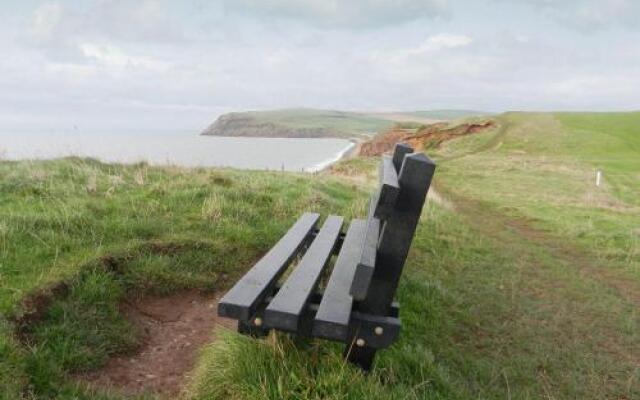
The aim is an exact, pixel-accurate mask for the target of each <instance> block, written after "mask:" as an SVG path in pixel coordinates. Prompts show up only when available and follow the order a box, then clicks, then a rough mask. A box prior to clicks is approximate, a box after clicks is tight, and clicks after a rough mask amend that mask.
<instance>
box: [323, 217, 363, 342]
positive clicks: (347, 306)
mask: <svg viewBox="0 0 640 400" xmlns="http://www.w3.org/2000/svg"><path fill="white" fill-rule="evenodd" d="M366 230H367V221H365V220H362V219H355V220H353V221H351V225H350V226H349V229H348V230H347V235H346V237H345V240H344V243H343V245H342V250H341V251H340V253H339V254H338V258H337V260H336V263H335V265H334V267H333V272H332V273H331V277H330V278H329V282H328V283H327V287H326V289H325V290H324V294H323V296H322V301H321V302H320V307H319V309H318V313H317V314H316V318H315V321H314V324H313V335H314V336H317V337H322V338H327V339H339V340H347V338H348V336H349V321H350V319H351V308H352V304H353V299H352V298H351V296H350V295H349V286H350V283H351V282H352V281H353V275H354V273H355V269H356V266H357V265H358V262H359V261H360V258H361V256H362V248H363V245H364V242H365V238H366ZM374 249H375V247H374Z"/></svg>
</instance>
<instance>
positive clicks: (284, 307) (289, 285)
mask: <svg viewBox="0 0 640 400" xmlns="http://www.w3.org/2000/svg"><path fill="white" fill-rule="evenodd" d="M343 221H344V219H343V218H342V217H337V216H329V217H328V218H327V220H326V221H325V223H324V225H323V226H322V228H321V229H320V231H319V232H318V234H317V235H316V237H315V239H314V241H313V242H312V243H311V246H309V249H308V250H307V252H306V253H305V254H304V256H303V257H302V260H300V263H299V264H298V266H297V267H296V268H295V269H294V270H293V272H292V273H291V275H290V276H289V277H288V278H287V280H286V282H285V283H284V285H283V286H282V287H281V288H280V290H279V291H278V293H277V294H276V296H275V297H274V298H273V300H271V302H270V303H269V305H268V306H267V308H266V309H265V313H264V322H265V324H266V325H267V326H269V327H270V328H277V329H280V330H286V331H292V332H296V331H298V325H299V323H300V320H301V316H302V311H303V310H304V307H305V306H306V304H307V302H308V301H309V298H310V297H311V294H312V292H313V290H314V289H315V287H316V285H317V284H318V281H319V280H320V276H321V274H322V271H323V270H324V268H325V267H326V266H327V264H328V263H329V259H330V258H331V255H332V253H333V251H334V249H335V247H336V241H337V240H338V236H339V235H340V231H341V229H342V223H343Z"/></svg>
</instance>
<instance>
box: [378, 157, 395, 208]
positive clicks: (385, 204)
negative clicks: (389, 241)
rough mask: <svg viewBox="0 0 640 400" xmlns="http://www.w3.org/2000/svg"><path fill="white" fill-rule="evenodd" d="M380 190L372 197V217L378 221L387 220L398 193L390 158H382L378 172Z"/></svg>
mask: <svg viewBox="0 0 640 400" xmlns="http://www.w3.org/2000/svg"><path fill="white" fill-rule="evenodd" d="M379 181H380V188H379V189H378V191H377V192H376V194H375V195H374V196H377V197H375V198H374V205H375V208H374V216H375V217H377V218H380V219H385V218H388V217H389V216H390V215H391V213H392V212H393V208H394V206H395V204H396V199H397V198H398V193H399V192H400V185H399V183H398V173H397V171H396V169H395V168H394V165H393V159H392V158H391V157H390V156H386V155H385V156H383V158H382V163H381V164H380V172H379Z"/></svg>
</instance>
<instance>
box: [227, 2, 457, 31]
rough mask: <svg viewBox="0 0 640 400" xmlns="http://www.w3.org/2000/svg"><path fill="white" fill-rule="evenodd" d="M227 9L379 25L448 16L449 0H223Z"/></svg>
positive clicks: (322, 23)
mask: <svg viewBox="0 0 640 400" xmlns="http://www.w3.org/2000/svg"><path fill="white" fill-rule="evenodd" d="M222 2H223V4H224V6H225V8H226V10H227V11H229V12H231V13H234V12H237V13H242V14H250V15H254V16H270V17H276V18H284V19H293V20H300V21H303V22H306V23H311V24H314V25H315V26H319V27H323V28H326V27H329V28H375V27H381V26H389V25H394V24H399V23H404V22H408V21H412V20H416V19H420V18H433V17H439V16H446V15H448V12H449V0H349V1H342V0H222Z"/></svg>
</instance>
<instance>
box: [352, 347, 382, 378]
mask: <svg viewBox="0 0 640 400" xmlns="http://www.w3.org/2000/svg"><path fill="white" fill-rule="evenodd" d="M344 357H345V358H346V359H347V361H349V362H350V363H352V364H355V365H357V366H358V367H360V368H362V369H363V370H364V371H365V372H369V371H370V370H371V366H372V365H373V360H374V359H375V357H376V349H374V348H373V347H357V346H347V347H346V348H345V349H344Z"/></svg>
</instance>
